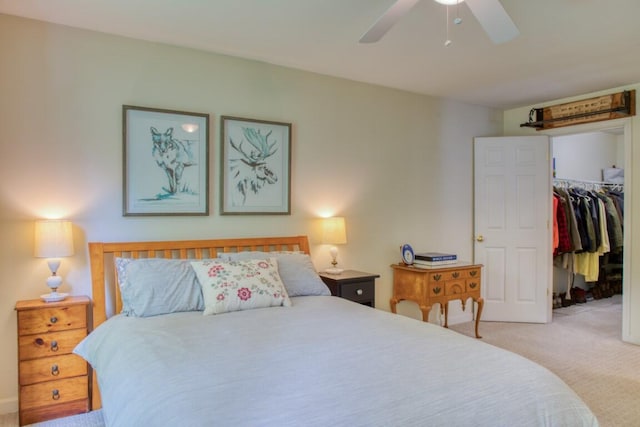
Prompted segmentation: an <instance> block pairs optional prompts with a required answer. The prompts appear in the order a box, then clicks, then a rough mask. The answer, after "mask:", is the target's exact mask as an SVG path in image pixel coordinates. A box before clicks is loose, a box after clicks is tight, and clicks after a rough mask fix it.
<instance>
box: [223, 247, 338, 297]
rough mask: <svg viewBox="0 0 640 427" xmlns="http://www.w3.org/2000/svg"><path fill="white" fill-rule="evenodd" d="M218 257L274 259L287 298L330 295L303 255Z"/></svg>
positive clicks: (225, 254) (226, 255) (228, 255)
mask: <svg viewBox="0 0 640 427" xmlns="http://www.w3.org/2000/svg"><path fill="white" fill-rule="evenodd" d="M218 257H219V258H222V259H225V260H229V261H240V260H245V259H268V258H274V257H275V258H276V259H277V260H278V273H279V274H280V278H281V279H282V283H284V287H285V288H287V293H288V294H289V297H299V296H306V295H331V291H330V290H329V288H328V287H327V285H325V284H324V282H323V281H322V279H321V278H320V276H318V272H317V271H316V269H315V267H314V266H313V263H312V262H311V257H309V255H307V254H305V253H291V252H287V253H282V252H257V251H253V252H251V251H248V252H223V253H218Z"/></svg>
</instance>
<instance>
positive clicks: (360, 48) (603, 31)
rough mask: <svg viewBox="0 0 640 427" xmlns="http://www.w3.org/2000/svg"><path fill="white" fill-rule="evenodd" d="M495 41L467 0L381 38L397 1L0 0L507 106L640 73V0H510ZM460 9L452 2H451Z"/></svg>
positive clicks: (428, 10) (143, 35) (405, 22)
mask: <svg viewBox="0 0 640 427" xmlns="http://www.w3.org/2000/svg"><path fill="white" fill-rule="evenodd" d="M501 2H502V5H503V6H504V8H505V10H506V11H507V13H508V14H509V15H510V16H511V18H512V20H513V21H514V23H515V24H516V26H517V27H518V28H519V30H520V36H519V37H517V38H516V39H514V40H512V41H511V42H508V43H506V44H501V45H494V44H492V43H491V41H490V40H489V38H488V37H487V36H486V34H485V33H484V31H483V30H482V28H481V27H480V25H479V24H478V22H477V21H476V20H475V18H474V17H473V15H471V12H470V10H469V9H468V8H467V6H466V5H464V4H463V5H461V6H460V9H459V11H460V12H459V13H460V16H461V17H462V18H463V23H462V25H459V26H453V25H452V26H451V27H452V28H451V36H450V38H451V39H452V40H453V44H452V45H451V46H449V47H446V48H445V47H444V41H445V37H446V28H445V23H446V9H445V6H442V5H440V4H437V3H435V2H434V1H433V0H421V1H420V2H419V3H418V4H417V5H416V6H415V7H414V8H413V9H411V10H410V11H409V13H408V14H407V15H405V16H404V17H403V18H402V19H401V20H400V21H399V22H398V23H397V24H396V25H395V26H394V27H393V28H392V29H391V30H390V31H389V32H388V33H387V34H386V36H385V37H384V38H383V39H382V40H381V41H379V42H378V43H375V44H359V43H358V39H359V38H360V36H361V35H362V34H363V33H364V32H365V31H366V30H367V29H368V28H369V27H370V26H371V25H372V24H373V22H375V20H376V19H377V18H378V17H379V16H380V15H381V14H382V13H384V11H386V9H387V8H388V7H389V6H390V5H391V4H392V3H393V0H0V13H6V14H10V15H18V16H23V17H28V18H33V19H38V20H43V21H50V22H55V23H59V24H64V25H69V26H73V27H79V28H86V29H91V30H96V31H101V32H105V33H113V34H119V35H124V36H129V37H134V38H139V39H144V40H151V41H157V42H162V43H168V44H172V45H177V46H185V47H191V48H195V49H201V50H206V51H211V52H218V53H223V54H229V55H234V56H240V57H244V58H251V59H256V60H259V61H265V62H269V63H273V64H278V65H284V66H287V67H293V68H298V69H302V70H308V71H314V72H317V73H321V74H327V75H332V76H338V77H344V78H348V79H352V80H357V81H362V82H368V83H374V84H378V85H383V86H388V87H393V88H398V89H403V90H407V91H412V92H418V93H423V94H428V95H434V96H442V97H447V98H452V99H456V100H460V101H464V102H468V103H473V104H480V105H487V106H492V107H497V108H513V107H519V106H525V105H535V104H538V103H541V102H544V101H549V100H553V99H558V98H563V97H568V96H574V95H581V94H585V93H589V92H594V91H599V90H604V89H610V88H614V87H618V86H624V85H628V84H632V83H638V82H640V25H639V21H640V0H608V1H605V0H501ZM452 13H453V11H452Z"/></svg>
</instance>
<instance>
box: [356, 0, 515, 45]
mask: <svg viewBox="0 0 640 427" xmlns="http://www.w3.org/2000/svg"><path fill="white" fill-rule="evenodd" d="M418 1H419V0H396V1H395V2H394V3H393V4H392V5H391V7H390V8H389V9H388V10H387V11H386V12H385V13H384V14H383V15H382V16H381V17H380V18H378V20H377V21H376V22H375V23H374V24H373V25H372V26H371V28H369V30H367V32H366V33H364V35H363V36H362V37H361V38H360V43H375V42H377V41H378V40H380V39H381V38H382V36H384V35H385V34H386V32H387V31H389V29H390V28H391V27H392V26H393V25H394V24H395V23H396V22H398V21H399V20H400V19H401V18H402V17H403V16H404V15H405V14H406V13H407V12H409V9H411V8H412V7H413V6H414V5H415V4H416V3H418ZM435 1H436V2H438V3H442V4H445V5H447V6H449V5H457V4H460V3H462V2H465V3H466V4H467V6H469V9H470V10H471V13H473V15H474V16H475V17H476V19H477V20H478V22H479V23H480V25H481V26H482V28H484V31H485V32H486V33H487V35H488V36H489V38H490V39H491V41H493V42H494V43H495V44H500V43H506V42H508V41H509V40H512V39H513V38H515V37H516V36H518V34H520V31H518V28H517V27H516V25H515V24H514V23H513V21H512V20H511V18H510V17H509V15H508V14H507V12H506V11H505V10H504V7H502V4H500V1H499V0H435Z"/></svg>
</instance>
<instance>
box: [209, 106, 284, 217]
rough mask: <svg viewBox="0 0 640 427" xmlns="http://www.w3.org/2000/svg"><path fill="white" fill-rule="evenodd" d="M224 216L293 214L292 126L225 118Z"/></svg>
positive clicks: (223, 160) (222, 194)
mask: <svg viewBox="0 0 640 427" xmlns="http://www.w3.org/2000/svg"><path fill="white" fill-rule="evenodd" d="M221 132H222V138H221V142H222V150H221V152H222V156H221V157H222V168H221V169H222V180H221V182H222V191H221V196H222V200H221V204H220V206H221V212H220V213H221V214H222V215H231V214H244V215H252V214H273V215H289V214H291V123H279V122H269V121H264V120H252V119H242V118H238V117H228V116H222V126H221Z"/></svg>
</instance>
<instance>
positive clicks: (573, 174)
mask: <svg viewBox="0 0 640 427" xmlns="http://www.w3.org/2000/svg"><path fill="white" fill-rule="evenodd" d="M620 145H623V144H620V143H619V138H618V136H617V135H615V134H612V133H605V132H588V133H580V134H574V135H561V136H556V137H554V138H553V159H554V161H555V170H556V177H557V178H564V179H577V180H586V181H602V180H603V178H602V169H604V168H611V167H613V166H614V165H616V166H617V167H619V168H620V167H622V166H621V165H622V164H624V145H623V146H622V147H621V148H622V153H621V155H619V154H618V148H619V147H620ZM620 159H623V162H622V163H621V162H620V161H619V160H620Z"/></svg>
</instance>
